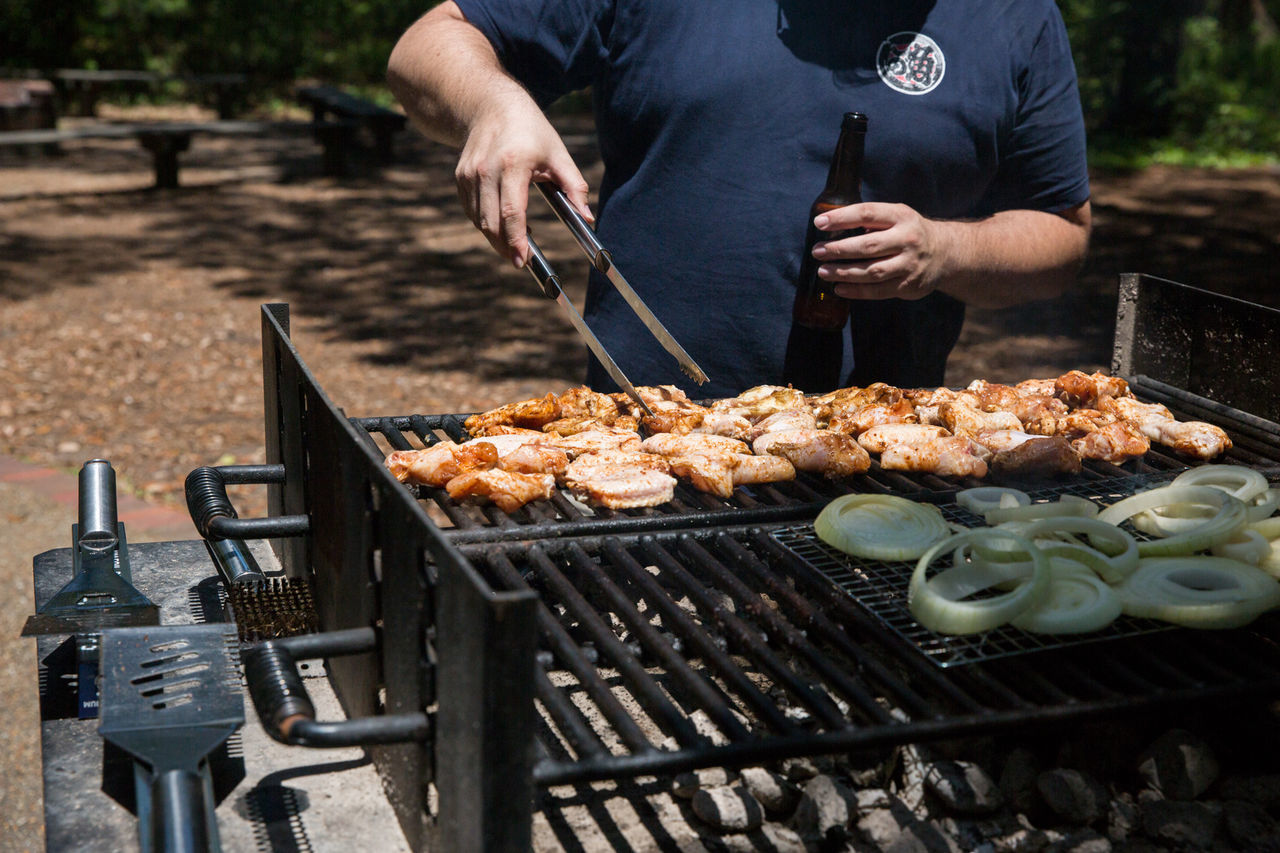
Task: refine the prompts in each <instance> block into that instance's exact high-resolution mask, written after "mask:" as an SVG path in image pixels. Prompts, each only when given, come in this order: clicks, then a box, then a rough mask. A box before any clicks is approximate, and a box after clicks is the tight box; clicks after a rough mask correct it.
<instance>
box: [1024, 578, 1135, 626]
mask: <svg viewBox="0 0 1280 853" xmlns="http://www.w3.org/2000/svg"><path fill="white" fill-rule="evenodd" d="M1120 612H1121V605H1120V598H1119V596H1117V595H1116V594H1115V592H1114V591H1113V590H1112V589H1111V587H1109V586H1107V584H1105V583H1103V581H1102V579H1101V578H1099V577H1098V576H1097V575H1095V574H1093V572H1089V571H1085V572H1080V573H1070V574H1055V575H1054V577H1053V578H1052V580H1051V581H1050V582H1049V593H1048V595H1046V596H1045V599H1044V601H1042V602H1041V603H1040V604H1039V605H1038V606H1036V607H1033V608H1028V609H1027V610H1025V611H1023V612H1022V613H1021V614H1019V615H1018V616H1017V617H1015V618H1014V620H1013V626H1014V627H1015V628H1021V629H1022V630H1024V631H1030V632H1032V633H1035V634H1087V633H1089V632H1091V631H1100V630H1102V629H1103V628H1105V627H1107V626H1108V625H1110V624H1111V623H1112V622H1114V621H1115V620H1116V617H1117V616H1119V615H1120Z"/></svg>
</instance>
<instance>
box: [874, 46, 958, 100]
mask: <svg viewBox="0 0 1280 853" xmlns="http://www.w3.org/2000/svg"><path fill="white" fill-rule="evenodd" d="M876 70H877V71H879V72H880V79H881V80H883V81H884V82H885V84H886V85H887V86H888V87H889V88H891V89H897V90H898V91H899V92H902V93H903V94H905V95H923V94H924V93H925V92H931V91H933V90H934V89H935V88H937V86H938V84H939V83H941V82H942V75H943V74H945V73H946V70H947V60H946V57H944V56H943V55H942V48H940V47H938V43H937V42H936V41H934V40H933V39H931V38H929V37H928V36H927V35H924V34H923V33H912V32H902V33H894V34H893V35H891V36H889V37H888V38H887V39H885V40H884V41H883V42H881V43H880V50H878V51H877V52H876Z"/></svg>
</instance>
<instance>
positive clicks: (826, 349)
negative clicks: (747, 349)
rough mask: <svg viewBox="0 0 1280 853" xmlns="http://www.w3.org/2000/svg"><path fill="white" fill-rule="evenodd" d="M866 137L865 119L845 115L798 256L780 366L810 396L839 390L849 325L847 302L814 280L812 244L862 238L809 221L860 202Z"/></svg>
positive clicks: (852, 231)
mask: <svg viewBox="0 0 1280 853" xmlns="http://www.w3.org/2000/svg"><path fill="white" fill-rule="evenodd" d="M866 134H867V117H866V116H865V115H863V114H862V113H845V114H844V120H843V122H842V123H841V125H840V139H839V141H837V142H836V149H835V153H834V154H833V155H832V157H831V169H830V171H828V173H827V184H826V186H825V187H824V188H823V190H822V192H821V193H819V194H818V197H817V198H816V199H815V200H814V202H813V205H812V206H811V207H810V208H809V226H808V230H807V231H806V233H805V239H804V250H803V252H802V253H801V256H800V275H799V276H798V278H797V280H796V298H795V302H794V303H793V305H792V309H791V334H790V336H789V337H788V339H787V354H786V361H785V362H784V364H783V381H784V382H786V383H789V384H791V385H793V386H794V387H796V388H799V389H801V390H803V391H806V392H808V393H819V392H823V391H830V390H832V389H834V388H836V387H838V385H839V383H840V366H841V356H842V354H843V352H844V327H845V325H847V324H848V322H849V300H848V299H845V298H844V297H842V296H839V295H837V294H836V292H835V289H834V287H833V285H832V283H831V282H829V281H825V280H823V279H821V278H819V277H818V267H819V266H820V265H821V262H820V261H819V260H818V259H816V258H815V257H814V256H813V247H814V244H816V243H818V242H821V241H824V240H839V239H842V238H844V237H850V236H853V235H855V234H860V233H862V229H860V228H856V229H850V230H846V231H836V232H831V231H820V230H818V229H817V228H816V227H815V226H814V224H813V220H814V217H816V216H817V215H818V214H820V213H825V212H826V211H828V210H834V209H835V208H837V207H844V206H845V205H849V204H857V203H858V202H860V201H862V153H863V144H864V142H865V140H866Z"/></svg>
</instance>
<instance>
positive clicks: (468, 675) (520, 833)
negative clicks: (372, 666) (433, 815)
mask: <svg viewBox="0 0 1280 853" xmlns="http://www.w3.org/2000/svg"><path fill="white" fill-rule="evenodd" d="M439 593H440V597H439V605H438V608H437V614H436V619H437V635H436V647H437V654H438V658H439V669H438V678H437V695H438V696H439V712H438V714H437V721H438V724H439V725H438V730H437V732H436V735H435V749H436V774H435V778H436V787H437V788H438V790H439V792H440V815H439V841H440V844H439V849H441V850H485V851H495V853H496V851H512V853H517V851H521V852H522V851H527V850H529V849H530V844H531V842H532V820H533V793H534V789H533V759H534V740H533V732H534V727H535V722H536V716H535V711H534V704H533V673H534V649H535V648H537V633H536V629H535V614H536V612H537V610H536V608H537V597H536V596H535V594H534V593H532V592H521V593H502V592H500V593H494V592H492V591H490V590H488V589H487V585H485V584H484V581H483V580H481V579H480V578H479V577H477V576H476V575H474V574H473V573H472V572H471V571H469V570H467V571H462V570H459V569H458V568H456V567H452V566H444V567H441V571H440V581H439Z"/></svg>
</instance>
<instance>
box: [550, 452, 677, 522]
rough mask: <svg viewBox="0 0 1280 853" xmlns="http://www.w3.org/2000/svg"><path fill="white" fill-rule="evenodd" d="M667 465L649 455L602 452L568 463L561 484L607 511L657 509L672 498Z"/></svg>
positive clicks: (656, 457) (671, 481) (659, 457)
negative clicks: (642, 508)
mask: <svg viewBox="0 0 1280 853" xmlns="http://www.w3.org/2000/svg"><path fill="white" fill-rule="evenodd" d="M669 471H670V464H669V463H668V462H667V460H666V459H664V458H662V457H661V456H656V455H654V454H652V453H636V452H627V451H621V450H603V451H596V452H592V453H584V454H582V455H580V456H578V457H577V458H576V459H574V460H573V461H572V462H570V463H569V467H568V468H566V469H565V472H564V476H563V481H564V484H565V485H566V486H567V487H568V488H570V489H571V490H572V491H573V492H574V493H575V494H577V495H579V496H581V497H585V498H587V499H588V500H590V501H592V502H594V503H597V504H600V505H602V506H607V507H609V508H610V509H633V508H636V507H646V506H657V505H658V504H662V503H666V502H667V501H669V500H671V498H672V497H674V496H675V487H676V478H675V477H672V476H671V474H670V473H669Z"/></svg>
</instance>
